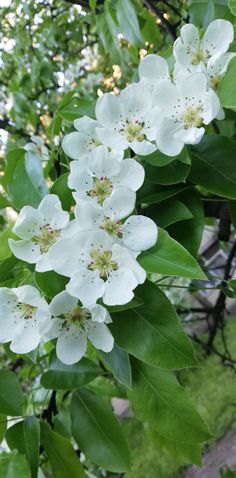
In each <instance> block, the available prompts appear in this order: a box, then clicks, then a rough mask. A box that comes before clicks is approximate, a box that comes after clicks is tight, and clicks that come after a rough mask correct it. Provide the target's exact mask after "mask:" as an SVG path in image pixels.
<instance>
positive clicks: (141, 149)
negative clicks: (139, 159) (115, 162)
mask: <svg viewBox="0 0 236 478" xmlns="http://www.w3.org/2000/svg"><path fill="white" fill-rule="evenodd" d="M129 145H130V147H131V149H132V150H133V151H134V153H135V154H140V155H141V156H146V155H147V154H151V153H153V152H154V151H156V149H157V147H156V145H155V144H152V143H150V141H146V140H143V141H133V142H132V143H129ZM125 161H127V159H126V160H125Z"/></svg>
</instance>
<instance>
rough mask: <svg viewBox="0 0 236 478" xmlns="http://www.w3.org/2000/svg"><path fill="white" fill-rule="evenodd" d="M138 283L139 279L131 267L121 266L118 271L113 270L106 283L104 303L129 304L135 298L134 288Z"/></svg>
mask: <svg viewBox="0 0 236 478" xmlns="http://www.w3.org/2000/svg"><path fill="white" fill-rule="evenodd" d="M137 285H138V280H137V278H136V277H135V275H134V273H133V272H132V271H131V270H130V269H127V268H125V267H120V268H119V269H118V270H117V271H113V272H112V274H111V275H110V277H109V279H108V280H107V281H106V283H105V293H104V295H103V302H104V304H107V305H122V304H127V303H128V302H130V301H131V300H132V299H133V297H134V294H133V289H135V287H137Z"/></svg>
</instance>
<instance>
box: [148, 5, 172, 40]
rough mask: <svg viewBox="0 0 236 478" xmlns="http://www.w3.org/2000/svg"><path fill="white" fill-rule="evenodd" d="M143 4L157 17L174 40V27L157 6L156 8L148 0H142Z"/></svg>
mask: <svg viewBox="0 0 236 478" xmlns="http://www.w3.org/2000/svg"><path fill="white" fill-rule="evenodd" d="M143 3H144V5H146V7H147V8H148V9H149V10H150V11H151V12H152V13H154V15H155V16H156V17H157V18H159V20H160V21H161V25H162V26H163V28H165V30H166V32H167V33H168V34H169V35H170V36H171V38H172V39H173V40H176V38H177V35H176V31H175V27H174V26H173V25H172V24H171V23H170V22H169V21H168V20H167V19H166V18H165V17H164V15H163V13H162V12H161V10H159V8H157V7H156V6H155V5H153V3H152V2H151V1H150V0H143Z"/></svg>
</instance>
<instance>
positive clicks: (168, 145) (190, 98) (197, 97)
mask: <svg viewBox="0 0 236 478" xmlns="http://www.w3.org/2000/svg"><path fill="white" fill-rule="evenodd" d="M155 95H156V101H157V104H158V105H159V107H160V108H161V110H162V118H161V119H160V121H159V125H158V130H157V137H156V143H157V146H158V148H159V149H160V151H161V152H162V153H164V154H167V155H169V156H176V155H178V154H179V153H180V152H181V150H182V148H183V146H184V144H197V143H199V142H200V141H201V139H202V136H203V135H204V132H205V129H204V127H203V125H208V124H209V123H210V122H211V121H212V120H213V119H214V118H216V116H217V115H218V113H219V111H220V101H219V98H218V97H217V95H216V94H215V92H214V91H213V90H212V89H208V85H207V78H206V76H205V75H204V74H203V73H192V74H191V75H189V76H188V77H187V78H184V79H183V80H182V81H181V82H180V83H179V84H178V86H177V85H173V84H171V83H170V82H169V81H168V80H162V81H160V82H159V83H158V85H157V87H156V91H155Z"/></svg>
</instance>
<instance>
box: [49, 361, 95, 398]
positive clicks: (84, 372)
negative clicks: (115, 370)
mask: <svg viewBox="0 0 236 478" xmlns="http://www.w3.org/2000/svg"><path fill="white" fill-rule="evenodd" d="M100 373H101V370H100V368H99V367H98V365H96V364H95V363H94V362H92V361H91V360H89V359H87V358H82V359H81V360H80V362H78V363H77V364H73V365H66V364H64V363H62V362H61V361H60V360H59V359H58V358H57V357H56V354H55V353H53V354H52V361H51V363H50V367H49V369H48V370H47V371H46V372H44V373H43V375H42V376H41V384H42V385H43V387H44V388H48V389H53V390H73V389H76V388H80V387H83V386H84V385H86V384H87V383H89V382H91V381H92V380H93V379H94V378H96V377H97V376H98V375H99V374H100Z"/></svg>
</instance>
